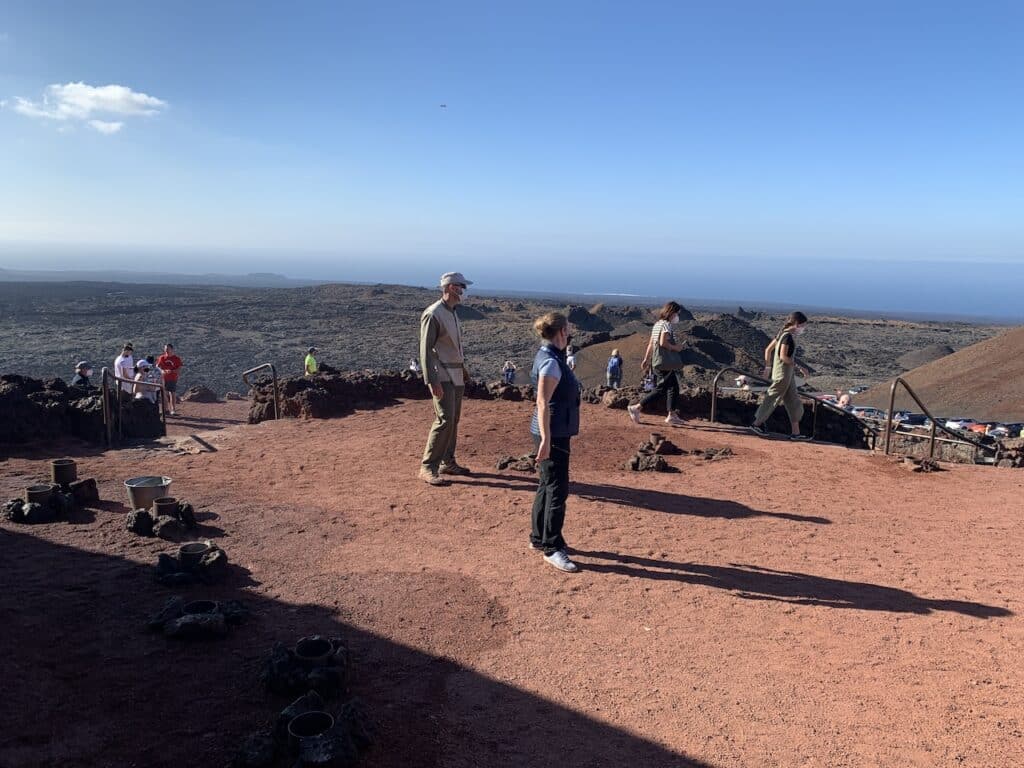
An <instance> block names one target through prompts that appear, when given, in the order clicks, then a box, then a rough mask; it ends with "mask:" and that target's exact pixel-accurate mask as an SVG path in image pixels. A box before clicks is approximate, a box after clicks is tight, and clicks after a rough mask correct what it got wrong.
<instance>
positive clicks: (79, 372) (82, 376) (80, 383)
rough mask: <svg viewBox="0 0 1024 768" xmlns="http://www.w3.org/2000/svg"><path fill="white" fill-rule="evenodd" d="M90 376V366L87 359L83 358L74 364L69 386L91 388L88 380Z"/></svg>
mask: <svg viewBox="0 0 1024 768" xmlns="http://www.w3.org/2000/svg"><path fill="white" fill-rule="evenodd" d="M90 376H92V366H91V365H89V363H88V361H86V360H83V361H82V362H80V363H79V364H78V365H76V366H75V375H74V376H73V377H72V378H71V386H72V387H82V388H83V389H92V383H91V382H90V381H89V377H90Z"/></svg>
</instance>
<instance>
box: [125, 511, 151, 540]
mask: <svg viewBox="0 0 1024 768" xmlns="http://www.w3.org/2000/svg"><path fill="white" fill-rule="evenodd" d="M125 528H127V529H128V530H129V531H131V532H132V533H137V534H138V535H139V536H152V535H153V516H152V515H151V514H149V510H148V509H133V510H132V511H131V512H129V513H128V514H127V516H126V517H125Z"/></svg>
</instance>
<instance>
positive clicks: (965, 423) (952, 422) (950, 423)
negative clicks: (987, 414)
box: [945, 419, 978, 429]
mask: <svg viewBox="0 0 1024 768" xmlns="http://www.w3.org/2000/svg"><path fill="white" fill-rule="evenodd" d="M977 423H978V422H976V421H975V420H974V419H946V423H945V427H946V429H967V428H968V427H969V426H971V424H977Z"/></svg>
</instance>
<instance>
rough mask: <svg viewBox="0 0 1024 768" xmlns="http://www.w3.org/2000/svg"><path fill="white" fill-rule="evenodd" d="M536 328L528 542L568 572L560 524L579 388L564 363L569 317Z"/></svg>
mask: <svg viewBox="0 0 1024 768" xmlns="http://www.w3.org/2000/svg"><path fill="white" fill-rule="evenodd" d="M533 327H534V330H536V331H537V334H538V335H539V336H540V337H541V338H542V339H543V340H544V343H543V344H542V345H541V348H540V350H539V351H538V352H537V356H536V358H534V361H533V371H532V377H533V383H534V387H535V388H536V390H537V410H536V411H535V412H534V414H533V421H532V423H531V425H530V431H531V432H532V433H533V442H534V445H535V446H536V447H537V467H538V469H539V471H540V481H539V483H538V485H537V495H536V497H535V498H534V500H533V527H532V530H531V532H530V546H531V547H532V548H533V549H540V550H543V552H544V561H545V562H547V563H549V564H550V565H552V566H554V567H555V568H557V569H558V570H560V571H565V572H566V573H575V572H576V571H578V570H579V567H578V566H577V565H576V563H574V562H573V561H572V560H571V559H569V555H568V553H567V552H566V551H565V550H566V544H565V539H564V538H562V524H563V523H564V522H565V502H566V499H567V498H568V497H569V451H570V447H569V443H570V441H571V440H572V438H573V437H575V436H576V435H577V434H579V429H580V386H579V382H578V381H577V380H576V376H575V375H574V374H573V372H572V370H570V368H569V365H568V363H567V362H566V354H565V350H566V347H568V346H569V330H570V329H569V320H568V319H567V318H566V316H565V315H563V314H561V313H559V312H549V313H548V314H546V315H544V316H543V317H539V318H537V320H535V321H534V323H533Z"/></svg>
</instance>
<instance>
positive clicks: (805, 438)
mask: <svg viewBox="0 0 1024 768" xmlns="http://www.w3.org/2000/svg"><path fill="white" fill-rule="evenodd" d="M789 439H790V440H792V441H793V442H794V443H806V442H809V441H811V440H813V439H814V438H813V437H811V436H810V435H790V436H789Z"/></svg>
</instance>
